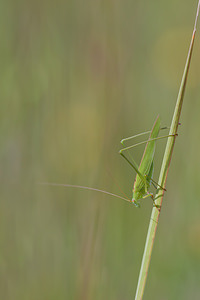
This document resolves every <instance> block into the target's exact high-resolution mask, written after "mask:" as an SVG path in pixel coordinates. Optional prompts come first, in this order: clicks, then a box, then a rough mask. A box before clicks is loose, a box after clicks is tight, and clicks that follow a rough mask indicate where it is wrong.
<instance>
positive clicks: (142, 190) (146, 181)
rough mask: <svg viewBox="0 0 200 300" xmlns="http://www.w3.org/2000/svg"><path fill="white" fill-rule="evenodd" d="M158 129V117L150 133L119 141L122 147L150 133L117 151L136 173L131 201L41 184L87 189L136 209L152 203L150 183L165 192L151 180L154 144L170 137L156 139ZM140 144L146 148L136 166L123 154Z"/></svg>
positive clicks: (89, 188) (66, 185) (69, 185)
mask: <svg viewBox="0 0 200 300" xmlns="http://www.w3.org/2000/svg"><path fill="white" fill-rule="evenodd" d="M160 129H161V128H160V118H159V116H158V117H157V118H156V120H155V123H154V125H153V128H152V130H151V131H147V132H144V133H140V134H137V135H135V136H132V137H129V138H126V139H123V140H122V141H121V144H122V145H123V146H124V142H125V141H127V140H130V139H133V138H135V137H138V136H141V135H145V134H147V133H150V135H149V139H148V140H147V141H144V142H140V143H137V144H135V145H132V146H129V147H126V148H123V149H121V150H120V151H119V153H120V154H121V155H122V156H123V157H124V158H125V159H126V161H127V162H128V163H129V164H130V165H131V166H132V167H133V169H134V170H135V171H136V173H137V175H136V178H135V181H134V185H133V197H132V199H131V200H130V199H129V198H128V197H126V198H124V197H121V196H119V195H116V194H113V193H110V192H107V191H104V190H100V189H96V188H92V187H87V186H80V185H73V184H57V183H43V184H46V185H53V186H65V187H72V188H79V189H87V190H92V191H96V192H101V193H104V194H108V195H111V196H114V197H117V198H120V199H123V200H125V201H128V202H130V203H133V204H134V205H135V206H136V207H140V203H139V200H141V199H144V198H147V197H149V196H150V197H151V198H152V200H153V202H154V196H153V194H152V193H150V192H149V188H150V185H151V183H152V184H153V185H154V186H155V188H160V189H163V190H165V189H164V188H162V187H161V186H160V185H159V184H158V183H156V182H155V181H154V180H153V178H152V176H153V168H154V167H153V160H154V154H155V146H156V144H155V143H156V140H158V139H163V138H166V137H169V136H170V135H165V136H161V137H158V134H159V132H160ZM162 129H166V127H165V128H162ZM141 144H146V147H145V150H144V153H143V156H142V159H141V162H140V165H139V166H138V165H137V163H136V162H135V161H134V160H133V158H131V160H130V159H128V158H127V156H126V155H125V154H124V152H125V151H128V150H130V149H131V148H133V147H136V146H138V145H141ZM154 205H155V203H154ZM155 206H156V205H155ZM156 207H157V206H156Z"/></svg>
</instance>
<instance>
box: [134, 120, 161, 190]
mask: <svg viewBox="0 0 200 300" xmlns="http://www.w3.org/2000/svg"><path fill="white" fill-rule="evenodd" d="M159 131H160V118H159V116H158V117H157V118H156V121H155V123H154V125H153V128H152V130H151V133H150V136H149V139H156V138H157V137H158V134H159ZM155 143H156V141H155V140H154V141H150V142H147V144H146V147H145V150H144V153H143V156H142V159H141V162H140V165H139V172H140V173H141V174H142V175H143V176H145V175H146V176H147V187H148V186H149V185H150V178H151V177H152V174H153V159H154V153H155ZM133 190H134V191H135V192H139V191H140V192H141V193H143V195H144V194H145V182H144V180H143V179H142V178H141V176H139V175H138V174H137V176H136V179H135V182H134V187H133Z"/></svg>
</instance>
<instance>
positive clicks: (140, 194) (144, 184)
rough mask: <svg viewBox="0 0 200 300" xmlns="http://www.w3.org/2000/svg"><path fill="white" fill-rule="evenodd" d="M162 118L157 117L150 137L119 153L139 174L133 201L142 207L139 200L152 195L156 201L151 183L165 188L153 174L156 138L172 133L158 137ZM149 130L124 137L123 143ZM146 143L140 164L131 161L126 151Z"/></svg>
mask: <svg viewBox="0 0 200 300" xmlns="http://www.w3.org/2000/svg"><path fill="white" fill-rule="evenodd" d="M160 129H161V128H160V118H159V116H158V117H157V118H156V120H155V123H154V125H153V128H152V130H151V131H150V135H149V139H148V140H147V141H145V142H142V143H138V144H135V145H133V146H130V147H126V148H123V149H122V150H120V151H119V153H120V154H121V155H122V156H123V157H124V158H125V159H126V161H127V162H128V163H129V164H130V165H131V166H132V167H133V169H134V170H135V171H136V173H137V175H136V177H135V181H134V185H133V197H132V200H131V202H132V203H133V204H135V206H136V207H140V203H139V200H141V199H144V198H147V197H149V196H150V197H151V198H152V199H153V202H154V197H153V194H152V193H150V192H149V188H150V185H151V183H152V184H154V185H155V186H158V187H159V188H161V189H163V190H165V189H164V188H162V187H161V186H159V185H158V184H157V183H156V182H155V181H154V180H153V178H152V176H153V169H154V163H153V160H154V154H155V147H156V140H158V139H163V138H166V137H169V136H170V135H165V136H161V137H158V134H159V132H160ZM162 129H166V128H162ZM146 133H148V132H145V133H142V134H138V135H135V136H132V137H130V138H126V139H123V140H122V141H121V143H122V145H124V142H125V141H127V140H130V139H132V138H135V137H138V136H139V135H143V134H146ZM144 143H146V147H145V150H144V153H143V156H142V159H141V162H140V165H139V166H138V165H137V163H136V162H135V161H134V160H133V158H132V161H130V160H129V159H128V158H127V157H126V156H125V154H124V151H127V150H129V149H131V148H133V147H135V146H137V145H141V144H144Z"/></svg>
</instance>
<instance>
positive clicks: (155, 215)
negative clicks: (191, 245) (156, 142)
mask: <svg viewBox="0 0 200 300" xmlns="http://www.w3.org/2000/svg"><path fill="white" fill-rule="evenodd" d="M199 6H200V0H199V3H198V8H197V13H196V18H195V25H194V30H193V34H192V39H191V42H190V48H189V51H188V55H187V60H186V64H185V69H184V72H183V76H182V80H181V85H180V89H179V93H178V97H177V102H176V106H175V109H174V115H173V118H172V123H171V126H170V132H169V134H170V135H174V136H172V137H169V138H168V139H167V144H166V148H165V153H164V157H163V162H162V166H161V171H160V176H159V181H158V184H159V185H160V186H162V187H164V188H165V185H166V179H167V174H168V170H169V165H170V161H171V157H172V152H173V148H174V143H175V139H176V136H177V130H178V125H179V119H180V114H181V109H182V104H183V98H184V92H185V87H186V82H187V77H188V72H189V67H190V61H191V57H192V50H193V45H194V39H195V33H196V24H197V18H198V14H199ZM163 196H164V190H163V189H158V190H157V193H156V196H155V199H156V200H155V204H156V206H154V207H153V209H152V213H151V218H150V223H149V229H148V233H147V238H146V244H145V249H144V254H143V259H142V264H141V268H140V274H139V279H138V285H137V290H136V296H135V300H139V299H140V300H141V299H142V298H143V294H144V289H145V284H146V279H147V274H148V269H149V264H150V260H151V253H152V249H153V245H154V240H155V235H156V230H157V226H158V220H159V216H160V210H161V205H162V200H163ZM158 207H159V209H158Z"/></svg>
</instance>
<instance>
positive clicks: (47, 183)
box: [39, 182, 131, 203]
mask: <svg viewBox="0 0 200 300" xmlns="http://www.w3.org/2000/svg"><path fill="white" fill-rule="evenodd" d="M39 184H42V185H51V186H63V187H71V188H78V189H84V190H89V191H95V192H100V193H103V194H107V195H110V196H113V197H116V198H119V199H122V200H125V201H127V202H130V203H131V200H129V199H128V198H124V197H121V196H119V195H116V194H113V193H110V192H106V191H103V190H99V189H95V188H92V187H88V186H82V185H74V184H64V183H51V182H39Z"/></svg>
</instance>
